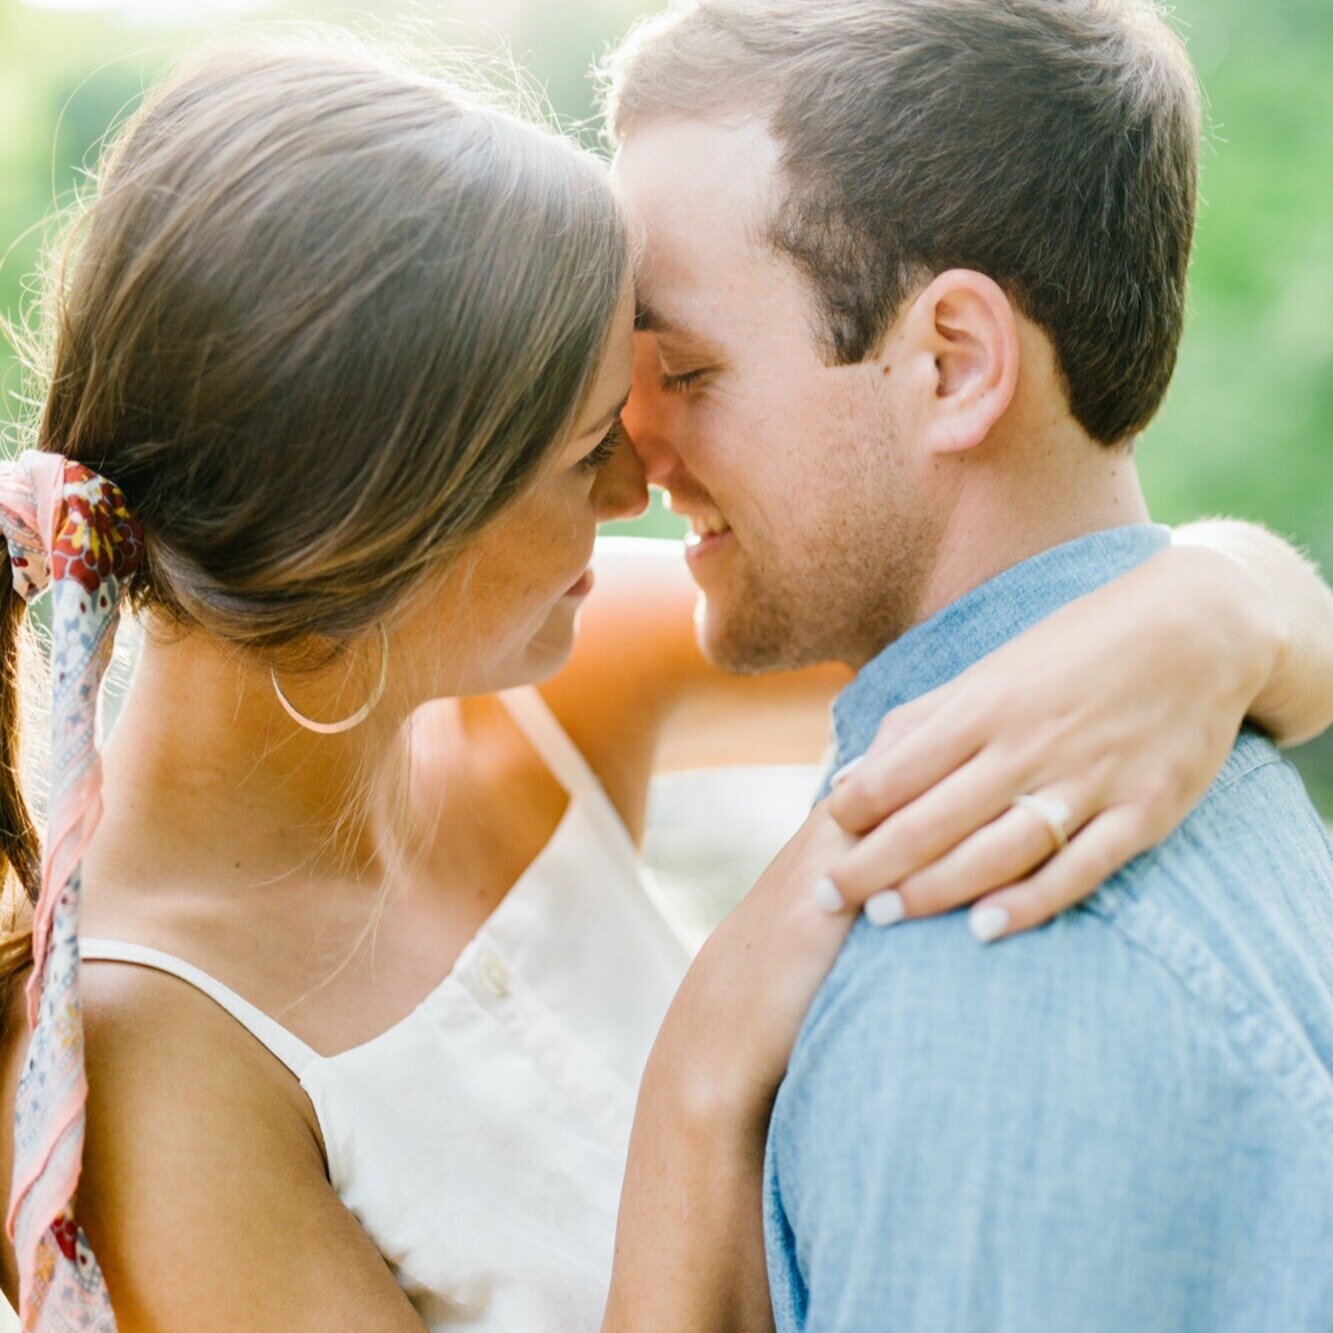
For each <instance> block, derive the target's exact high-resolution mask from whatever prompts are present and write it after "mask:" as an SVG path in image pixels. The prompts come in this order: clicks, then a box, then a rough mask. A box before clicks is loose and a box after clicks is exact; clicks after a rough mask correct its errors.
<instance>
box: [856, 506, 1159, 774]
mask: <svg viewBox="0 0 1333 1333" xmlns="http://www.w3.org/2000/svg"><path fill="white" fill-rule="evenodd" d="M1170 544H1171V529H1170V528H1167V527H1162V526H1160V525H1158V524H1154V523H1137V524H1130V525H1127V526H1125V527H1120V528H1109V529H1107V530H1106V531H1104V532H1094V533H1092V534H1091V535H1090V536H1087V537H1080V538H1078V539H1077V540H1075V541H1072V542H1066V543H1065V544H1064V545H1063V546H1054V547H1051V548H1050V549H1049V550H1046V551H1042V552H1041V554H1040V555H1035V556H1033V557H1032V558H1031V559H1029V560H1024V561H1023V562H1022V563H1021V564H1018V565H1014V566H1013V567H1012V568H1011V569H1006V570H1005V571H1004V572H1003V573H1002V574H997V575H996V576H995V577H994V578H993V579H990V580H989V581H988V582H986V583H983V584H981V585H980V587H977V588H973V589H972V591H971V592H969V593H966V594H964V595H963V596H962V597H960V598H959V599H958V600H957V601H956V602H952V603H950V604H949V605H948V606H946V607H945V608H944V609H943V610H942V611H940V612H938V613H937V614H936V615H934V616H932V617H931V618H930V619H929V620H927V621H924V622H923V623H922V624H920V625H915V626H913V627H912V628H911V629H910V630H908V631H907V633H906V634H904V635H902V636H901V637H900V638H898V639H896V640H895V641H894V642H893V643H891V644H889V646H888V647H887V648H885V649H884V651H883V652H882V653H880V655H879V656H878V657H876V658H875V659H874V660H873V661H872V662H869V663H867V665H866V666H865V667H863V668H862V669H861V671H860V672H859V673H858V674H857V676H856V679H855V680H853V681H852V683H851V684H850V685H848V686H847V687H846V689H844V690H843V692H842V693H841V694H840V695H839V696H838V698H837V700H836V702H835V703H834V705H833V733H834V740H835V743H836V746H837V758H836V760H835V767H841V766H842V765H843V764H846V763H849V762H850V761H851V760H852V759H855V758H856V757H857V756H859V755H861V754H864V753H865V751H866V750H867V749H868V748H869V745H870V742H871V741H872V740H874V738H875V733H876V732H877V731H878V729H879V724H880V722H881V721H882V720H883V718H884V715H885V714H886V713H888V712H889V711H890V710H891V709H894V708H897V707H898V706H899V705H901V704H905V703H907V702H908V701H909V700H911V699H915V698H917V697H918V696H919V695H922V694H926V693H928V692H929V691H930V690H933V689H935V688H937V687H938V686H940V685H943V684H945V683H946V682H947V681H950V680H952V679H953V678H954V677H955V676H957V675H959V674H960V673H961V672H963V671H965V670H966V669H967V668H968V667H970V666H972V665H973V664H974V663H975V662H979V661H980V660H981V659H982V658H983V657H985V656H987V654H989V653H992V652H994V651H995V649H997V648H999V647H1000V646H1001V645H1002V644H1004V643H1006V642H1008V640H1010V639H1013V638H1016V637H1017V636H1018V635H1019V634H1021V633H1022V632H1023V631H1024V630H1025V629H1028V628H1029V627H1031V626H1032V625H1035V624H1036V623H1037V622H1038V621H1039V620H1044V619H1045V618H1046V617H1047V616H1049V615H1050V614H1051V613H1052V612H1054V611H1058V610H1059V609H1060V608H1061V607H1062V606H1064V605H1065V604H1066V603H1067V602H1072V601H1074V600H1075V599H1076V598H1078V597H1081V596H1083V595H1084V594H1085V593H1089V592H1092V591H1093V590H1094V589H1096V588H1100V587H1101V586H1102V585H1103V584H1106V583H1110V582H1111V581H1112V580H1113V579H1116V578H1118V577H1119V576H1120V575H1121V574H1125V573H1128V571H1129V570H1131V569H1133V568H1134V567H1135V566H1136V565H1140V564H1142V563H1143V562H1144V561H1145V560H1147V559H1148V558H1149V557H1151V556H1153V555H1156V554H1157V552H1159V551H1161V550H1164V549H1165V548H1166V547H1167V546H1169V545H1170Z"/></svg>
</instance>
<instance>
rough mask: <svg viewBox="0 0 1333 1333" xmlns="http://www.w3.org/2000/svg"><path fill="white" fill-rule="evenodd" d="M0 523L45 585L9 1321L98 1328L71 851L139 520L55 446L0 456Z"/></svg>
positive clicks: (24, 573) (25, 581)
mask: <svg viewBox="0 0 1333 1333" xmlns="http://www.w3.org/2000/svg"><path fill="white" fill-rule="evenodd" d="M0 530H3V533H4V537H5V541H6V543H7V545H8V547H9V563H10V570H11V574H12V576H13V580H14V586H15V588H16V589H17V590H18V592H19V594H20V595H21V596H22V597H23V599H24V600H25V601H26V602H29V603H31V602H32V601H33V600H34V599H35V598H36V597H37V596H38V595H40V594H41V593H42V592H44V591H46V590H47V589H48V588H49V589H50V590H51V598H52V606H51V682H52V709H51V763H52V780H51V798H50V805H49V810H48V816H47V836H46V843H45V854H44V856H43V859H42V884H41V893H40V895H39V897H38V899H37V904H36V911H35V915H34V921H33V937H32V952H33V972H32V979H31V981H30V982H29V985H28V1024H29V1026H30V1027H31V1029H32V1038H31V1041H30V1043H29V1046H28V1055H27V1060H26V1062H25V1064H24V1068H23V1073H22V1075H21V1077H20V1080H19V1086H18V1095H17V1099H16V1105H15V1129H14V1179H13V1185H12V1188H11V1193H10V1206H9V1216H8V1219H7V1229H8V1232H9V1235H10V1236H11V1237H12V1238H13V1240H14V1247H15V1252H16V1254H17V1258H18V1268H19V1292H20V1317H21V1320H22V1324H23V1328H24V1329H25V1330H29V1331H30V1333H31V1331H32V1330H36V1331H37V1333H64V1331H65V1330H81V1331H82V1333H110V1331H112V1330H114V1329H115V1327H116V1319H115V1315H114V1314H113V1312H112V1309H111V1300H110V1297H109V1295H108V1294H107V1288H106V1282H105V1281H104V1279H103V1277H102V1270H101V1268H100V1267H99V1266H98V1263H97V1260H96V1258H95V1257H94V1255H93V1252H92V1249H91V1247H90V1246H89V1244H88V1239H87V1237H86V1236H85V1235H84V1233H83V1231H82V1229H81V1228H80V1227H79V1225H78V1222H77V1221H76V1220H75V1215H74V1199H75V1191H76V1189H77V1187H78V1183H79V1171H80V1167H81V1165H82V1160H83V1136H84V1121H85V1111H84V1107H85V1104H86V1102H87V1099H88V1081H87V1076H86V1073H85V1070H84V1058H83V1011H82V1008H81V1005H80V1001H79V945H78V929H79V905H80V898H81V891H82V880H81V875H80V862H81V861H82V859H83V853H84V850H85V848H86V847H87V845H88V842H89V839H90V838H91V837H92V833H93V830H94V829H95V828H96V827H97V822H98V819H99V818H100V816H101V813H102V798H101V786H102V766H101V761H100V759H99V757H98V753H97V703H98V695H99V693H100V689H101V683H102V675H103V672H104V671H105V669H106V665H107V662H108V661H109V660H110V657H111V645H112V638H113V636H114V634H115V630H116V622H117V620H118V618H119V611H120V592H121V583H122V581H123V580H124V579H126V578H128V577H129V575H131V574H133V573H134V571H135V569H136V568H138V565H139V563H140V561H141V559H142V556H143V532H142V529H141V528H140V526H139V524H138V523H137V521H136V520H135V519H134V517H133V515H132V514H131V513H130V511H129V508H128V506H127V505H126V502H125V497H124V495H122V494H121V492H120V490H119V489H118V488H117V487H116V486H114V485H112V483H111V482H109V481H107V480H106V479H105V478H104V477H99V476H98V475H97V474H96V473H94V472H91V471H89V469H88V468H86V467H84V466H83V465H82V464H81V463H75V462H73V461H72V460H70V459H67V458H64V457H63V456H61V455H59V454H51V453H38V452H35V451H28V452H26V453H24V454H22V455H21V456H20V457H19V458H18V459H16V460H11V461H7V462H4V463H3V464H0Z"/></svg>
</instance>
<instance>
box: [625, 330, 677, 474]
mask: <svg viewBox="0 0 1333 1333" xmlns="http://www.w3.org/2000/svg"><path fill="white" fill-rule="evenodd" d="M672 408H673V404H672V402H671V400H670V399H669V398H668V396H667V395H666V394H665V393H664V392H663V390H662V372H661V369H660V364H659V360H658V355H657V346H656V343H655V341H654V338H653V335H652V334H651V333H636V334H635V335H634V383H633V387H632V388H631V390H630V395H629V402H628V403H626V404H625V411H624V414H623V417H622V419H623V421H624V423H625V429H626V431H627V432H628V433H629V437H630V440H631V441H632V442H633V444H634V452H635V453H636V454H638V456H639V463H640V465H641V467H642V469H643V474H644V476H645V477H646V478H647V480H648V481H650V482H653V483H655V484H660V483H661V482H662V480H663V478H665V477H666V476H668V475H670V473H671V470H672V465H673V463H674V461H675V454H674V451H673V450H672V449H671V447H670V445H669V444H668V435H669V432H670V426H671V416H672Z"/></svg>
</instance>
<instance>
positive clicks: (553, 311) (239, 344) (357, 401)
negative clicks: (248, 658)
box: [0, 37, 627, 975]
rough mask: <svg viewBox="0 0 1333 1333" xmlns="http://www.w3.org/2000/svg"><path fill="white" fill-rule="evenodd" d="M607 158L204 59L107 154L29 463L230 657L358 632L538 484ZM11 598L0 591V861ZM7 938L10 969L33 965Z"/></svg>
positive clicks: (451, 114) (54, 309)
mask: <svg viewBox="0 0 1333 1333" xmlns="http://www.w3.org/2000/svg"><path fill="white" fill-rule="evenodd" d="M626 264H627V250H626V240H625V233H624V227H623V224H622V220H621V218H620V215H619V213H618V211H617V208H616V205H615V202H614V199H613V197H612V195H611V192H610V188H609V184H608V182H607V179H606V176H605V172H604V170H603V169H602V167H601V166H600V165H599V164H598V163H596V162H595V161H594V160H592V159H591V158H590V157H587V156H585V155H584V154H582V153H580V152H579V151H578V150H576V149H574V148H572V147H571V146H570V145H569V144H568V143H566V142H564V141H563V140H561V139H560V138H558V137H557V136H556V135H554V134H552V133H549V132H547V131H546V130H544V129H541V128H539V127H537V126H535V125H532V124H529V123H527V122H525V121H523V120H520V119H518V118H516V117H514V116H512V115H510V114H507V113H505V112H503V111H501V110H498V109H495V108H493V107H491V106H489V105H487V104H485V103H484V102H482V101H479V100H476V99H474V98H473V97H472V96H470V95H468V94H465V93H464V92H462V91H461V90H460V89H459V88H457V87H456V86H454V85H453V84H452V83H450V82H448V81H445V80H443V79H440V78H436V77H431V76H428V75H426V74H424V73H421V72H418V71H416V70H414V69H412V68H410V67H408V66H406V65H402V64H399V63H397V62H396V60H395V59H393V58H392V57H390V56H389V55H388V54H386V53H382V52H380V51H378V50H377V49H375V48H372V47H369V46H367V45H365V44H363V43H360V42H349V41H345V40H340V39H339V40H335V39H321V40H319V41H313V40H311V39H310V38H308V37H302V38H301V39H300V40H299V41H297V42H295V43H293V42H292V41H291V40H283V41H273V40H266V41H264V42H263V43H262V44H255V45H248V46H246V47H244V48H236V49H231V50H228V51H225V52H223V51H218V52H214V53H211V54H209V55H207V56H205V57H203V58H199V59H196V60H194V61H193V62H191V64H190V65H189V66H187V67H185V68H183V69H181V70H179V71H178V72H177V73H176V74H175V75H174V76H173V77H172V78H171V79H170V80H168V81H167V82H166V83H165V84H164V85H163V86H161V87H160V88H159V89H157V90H156V91H155V92H154V93H152V94H151V95H150V96H149V98H148V99H147V100H146V101H145V103H144V105H143V106H142V107H141V108H140V109H139V111H138V112H137V113H136V114H135V116H134V117H133V118H132V119H131V120H130V121H129V122H128V123H127V124H126V125H125V127H124V128H123V130H122V131H121V132H120V133H119V134H118V136H117V137H116V139H115V141H114V143H113V145H112V147H111V148H110V150H109V151H108V153H107V154H106V155H105V157H104V160H103V165H102V167H101V170H100V172H99V176H98V180H97V188H96V193H95V198H94V202H93V203H92V205H91V207H90V208H89V209H88V210H87V211H86V214H85V215H84V216H83V217H81V219H80V220H79V222H78V223H77V224H76V225H75V227H74V229H73V231H72V232H71V236H70V240H69V241H68V243H67V244H66V246H65V249H64V256H63V261H62V263H61V265H60V270H59V276H58V280H57V281H56V282H55V283H54V284H53V285H52V288H51V290H50V292H49V293H48V303H49V311H48V316H47V337H46V338H45V340H44V343H45V346H46V347H47V348H48V352H47V356H46V364H45V369H44V372H43V379H44V385H43V387H44V401H43V403H42V408H41V413H40V418H39V419H38V420H37V421H36V422H35V423H33V426H32V428H31V429H30V430H29V432H28V438H27V439H25V441H24V443H25V445H27V447H32V448H37V449H42V450H48V451H52V452H56V453H60V454H64V455H66V456H68V457H70V458H74V459H77V460H78V461H79V462H81V463H84V464H85V465H87V466H88V467H90V468H92V469H93V470H94V471H96V472H98V473H101V474H102V475H103V476H105V477H107V478H108V479H110V480H111V481H114V482H115V483H116V484H117V485H118V486H120V488H121V489H122V490H123V491H124V492H125V495H126V497H127V498H128V501H129V503H130V505H131V507H132V508H133V510H134V512H135V514H136V515H137V517H138V518H139V520H140V522H141V523H142V525H143V528H144V533H145V542H146V559H145V563H144V566H143V568H142V569H141V570H140V572H139V573H137V574H136V575H135V576H134V578H133V580H132V583H131V587H130V591H129V595H130V597H131V599H132V602H133V604H134V605H135V606H136V607H140V608H151V609H153V610H154V611H156V612H159V613H161V614H163V615H165V616H167V617H169V618H170V619H172V620H174V621H176V622H178V623H180V624H182V625H184V626H199V627H201V628H203V629H204V630H206V631H208V632H211V633H214V634H217V635H219V636H221V637H223V638H225V639H226V640H228V641H229V642H231V643H234V644H236V645H238V646H240V647H242V648H246V649H252V650H257V651H268V650H274V649H277V648H280V647H282V646H284V645H287V644H293V643H298V642H305V641H307V640H315V641H322V642H324V643H327V644H330V645H332V646H333V647H334V648H335V649H336V647H337V645H338V644H340V643H344V642H347V641H349V640H351V639H353V638H355V637H357V636H359V635H362V634H364V633H365V632H366V631H367V630H368V629H370V628H371V627H373V626H374V624H375V623H376V621H378V620H380V619H382V618H383V616H384V615H385V613H386V612H387V611H388V610H389V608H390V607H391V606H392V605H393V604H394V603H395V602H397V601H398V600H399V599H400V598H402V597H403V596H404V595H405V594H407V593H408V592H409V591H411V590H413V589H414V588H415V587H416V586H418V585H419V583H420V580H421V576H422V575H423V574H424V573H425V572H427V571H428V570H438V569H439V568H440V567H441V566H442V564H444V563H445V562H447V561H448V560H449V559H450V558H451V557H452V556H454V555H456V554H457V553H459V552H460V551H461V550H462V549H463V548H464V547H466V546H467V544H468V543H469V542H470V541H471V540H472V539H473V538H474V537H475V536H476V535H477V534H478V533H479V532H480V531H481V529H482V528H483V527H485V525H487V524H488V523H489V522H490V521H491V520H492V519H494V518H495V516H496V515H497V514H498V513H499V512H501V511H502V510H503V509H504V508H505V506H506V505H507V504H508V503H509V502H510V501H511V500H512V499H514V498H515V497H516V496H518V495H519V494H520V493H521V492H522V491H523V489H524V488H525V486H526V485H527V484H528V483H529V482H530V481H531V480H533V479H534V478H535V476H536V475H537V473H538V471H539V469H540V468H541V466H542V465H543V463H544V462H545V461H546V460H547V459H548V458H549V457H550V454H551V451H552V449H553V448H555V447H557V445H558V443H559V441H560V440H561V438H562V437H563V436H565V434H566V433H567V431H568V428H569V427H570V426H571V425H572V423H573V421H574V419H575V417H576V415H577V413H578V411H579V408H580V406H581V404H582V401H583V399H584V396H585V394H586V392H587V390H588V387H589V385H590V382H591V379H592V376H593V374H594V372H595V370H596V367H597V363H598V360H599V355H600V352H601V350H602V348H603V346H604V343H605V340H606V337H607V333H608V329H609V327H610V325H611V320H612V315H613V312H614V310H615V307H616V303H617V299H618V296H619V294H620V291H621V288H622V284H623V282H624V279H625V274H626ZM23 626H24V608H23V604H22V602H21V601H20V599H19V598H18V596H17V594H16V593H15V592H14V591H13V590H12V588H11V586H10V579H9V577H8V570H7V569H4V570H0V854H2V855H3V858H4V863H5V869H6V872H7V874H6V878H7V881H8V884H9V896H10V906H11V907H12V908H14V909H16V910H17V909H21V908H22V906H23V898H22V896H21V895H19V894H16V893H14V892H13V890H14V889H15V888H16V886H21V887H22V889H23V890H26V895H27V898H28V899H29V900H32V899H34V898H35V896H36V892H37V887H38V872H39V866H40V849H39V846H38V841H37V836H36V832H35V828H34V824H33V820H32V818H31V815H30V813H29V809H28V805H27V803H26V801H25V799H24V795H23V792H22V789H21V787H20V783H19V778H18V767H19V765H18V717H19V706H18V659H19V655H20V654H19V650H20V639H21V636H22V632H23ZM27 956H28V945H27V939H26V936H25V935H23V934H13V935H11V936H10V937H9V939H8V940H7V941H5V943H4V945H3V946H0V975H3V974H6V973H10V972H12V971H13V970H14V969H15V968H17V967H18V966H21V964H22V963H23V962H26V961H27Z"/></svg>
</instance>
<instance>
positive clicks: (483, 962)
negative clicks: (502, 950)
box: [477, 951, 514, 999]
mask: <svg viewBox="0 0 1333 1333" xmlns="http://www.w3.org/2000/svg"><path fill="white" fill-rule="evenodd" d="M477 969H478V971H479V972H480V973H481V979H482V981H483V982H484V983H485V985H486V989H487V990H488V991H490V992H491V994H492V995H495V996H498V997H499V998H500V999H504V997H505V996H506V995H508V994H509V988H510V986H511V985H512V984H513V980H514V978H513V975H512V973H511V972H510V971H509V968H508V967H506V966H505V961H504V959H503V958H501V957H500V955H499V954H497V953H491V952H489V951H487V952H486V953H484V954H482V955H481V957H480V958H479V959H478V960H477Z"/></svg>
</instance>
